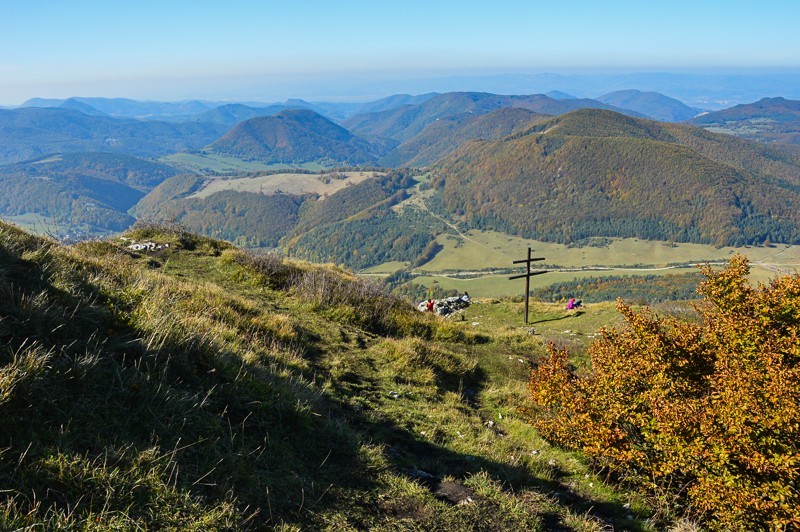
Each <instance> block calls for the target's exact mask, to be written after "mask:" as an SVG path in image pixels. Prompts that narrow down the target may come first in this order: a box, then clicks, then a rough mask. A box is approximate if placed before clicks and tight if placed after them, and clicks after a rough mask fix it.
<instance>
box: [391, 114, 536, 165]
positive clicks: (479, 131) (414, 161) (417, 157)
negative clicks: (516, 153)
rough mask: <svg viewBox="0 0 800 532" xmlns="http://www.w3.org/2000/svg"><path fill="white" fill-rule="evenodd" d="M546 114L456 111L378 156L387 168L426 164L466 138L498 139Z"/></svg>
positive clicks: (450, 150)
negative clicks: (459, 112)
mask: <svg viewBox="0 0 800 532" xmlns="http://www.w3.org/2000/svg"><path fill="white" fill-rule="evenodd" d="M545 118H548V117H547V116H546V115H541V114H539V113H536V112H533V111H529V110H527V109H522V108H519V107H507V108H501V109H497V110H495V111H492V112H490V113H488V114H482V115H475V114H470V113H464V114H456V115H450V116H446V117H444V118H439V119H437V120H436V121H434V122H432V123H431V124H429V125H428V126H426V127H425V129H423V130H422V131H420V132H419V133H418V134H416V135H415V136H413V137H412V138H410V139H409V140H407V141H405V142H403V143H402V144H400V145H399V146H398V147H397V148H395V149H394V150H392V151H391V152H389V153H388V154H386V155H385V156H383V157H382V158H381V159H380V161H379V162H380V164H382V165H384V166H389V167H399V166H427V165H429V164H432V163H434V162H436V161H437V160H439V159H441V158H442V157H444V156H445V155H447V154H448V153H450V152H452V151H453V150H455V149H456V148H458V147H459V146H461V145H462V144H464V143H465V142H467V141H469V140H499V139H501V138H502V137H505V136H507V135H510V134H512V133H515V132H517V131H519V130H521V129H524V128H525V127H527V126H529V125H532V124H533V123H534V122H536V121H539V120H543V119H545Z"/></svg>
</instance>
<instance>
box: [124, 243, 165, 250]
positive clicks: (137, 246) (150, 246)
mask: <svg viewBox="0 0 800 532" xmlns="http://www.w3.org/2000/svg"><path fill="white" fill-rule="evenodd" d="M131 242H134V241H131ZM168 247H169V244H156V243H155V242H152V241H149V240H148V241H147V242H134V243H133V244H129V245H128V249H130V250H133V251H158V250H160V249H165V248H168Z"/></svg>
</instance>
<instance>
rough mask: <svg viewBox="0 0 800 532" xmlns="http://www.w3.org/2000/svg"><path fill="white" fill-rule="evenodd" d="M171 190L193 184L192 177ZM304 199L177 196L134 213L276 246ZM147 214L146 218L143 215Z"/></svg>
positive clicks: (250, 243)
mask: <svg viewBox="0 0 800 532" xmlns="http://www.w3.org/2000/svg"><path fill="white" fill-rule="evenodd" d="M174 184H175V185H176V188H175V189H174V191H180V190H185V189H184V188H183V187H190V188H191V187H192V186H193V185H194V182H193V179H192V177H186V178H185V179H182V180H180V182H176V183H174ZM305 199H306V197H305V196H292V195H289V194H270V195H268V194H256V193H252V192H236V191H233V190H225V191H222V192H216V193H214V194H211V195H210V196H208V197H205V198H198V197H179V198H177V199H172V200H169V201H165V202H163V203H156V201H153V203H151V204H149V205H148V206H146V208H145V207H143V208H142V209H141V210H137V214H139V215H140V218H141V219H146V220H150V221H155V222H178V223H180V224H181V225H182V226H184V227H186V228H188V229H190V230H191V231H193V232H196V233H199V234H202V235H208V236H212V237H214V238H220V239H224V240H228V241H230V242H235V243H236V244H238V245H242V246H250V247H275V246H277V245H278V241H279V240H280V239H281V238H283V237H284V236H285V235H286V234H287V233H288V232H289V231H290V230H291V229H292V228H293V227H294V226H295V224H297V221H298V220H299V211H300V206H301V205H302V204H303V201H305ZM144 215H146V216H144Z"/></svg>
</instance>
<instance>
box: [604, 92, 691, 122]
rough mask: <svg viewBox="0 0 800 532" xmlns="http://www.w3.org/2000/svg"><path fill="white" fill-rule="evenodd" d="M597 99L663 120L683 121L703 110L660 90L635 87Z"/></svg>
mask: <svg viewBox="0 0 800 532" xmlns="http://www.w3.org/2000/svg"><path fill="white" fill-rule="evenodd" d="M595 100H597V101H599V102H603V103H607V104H609V105H613V106H615V107H621V108H623V109H628V110H631V111H636V112H638V113H641V114H642V115H644V116H648V117H650V118H654V119H656V120H660V121H662V122H681V121H683V120H688V119H690V118H693V117H695V116H697V115H699V114H700V113H702V112H703V110H702V109H698V108H692V107H689V106H687V105H685V104H684V103H683V102H680V101H678V100H676V99H675V98H670V97H669V96H664V95H663V94H660V93H658V92H642V91H639V90H634V89H630V90H624V91H615V92H610V93H608V94H604V95H603V96H600V97H597V98H595Z"/></svg>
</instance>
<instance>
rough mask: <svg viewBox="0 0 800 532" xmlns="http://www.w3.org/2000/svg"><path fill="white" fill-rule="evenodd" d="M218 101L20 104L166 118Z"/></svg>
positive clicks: (38, 100) (37, 100)
mask: <svg viewBox="0 0 800 532" xmlns="http://www.w3.org/2000/svg"><path fill="white" fill-rule="evenodd" d="M217 105H219V104H216V103H213V102H201V101H198V100H187V101H181V102H154V101H140V100H131V99H129V98H93V97H88V98H87V97H81V96H76V97H73V98H68V99H63V100H62V99H48V98H31V99H29V100H27V101H26V102H24V103H23V104H22V105H21V106H20V107H72V108H75V109H77V110H81V109H86V108H89V109H93V110H94V111H95V112H99V113H102V114H106V115H109V116H114V117H118V118H166V117H175V116H189V115H195V114H198V113H202V112H205V111H208V110H209V109H212V108H214V107H216V106H217Z"/></svg>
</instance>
